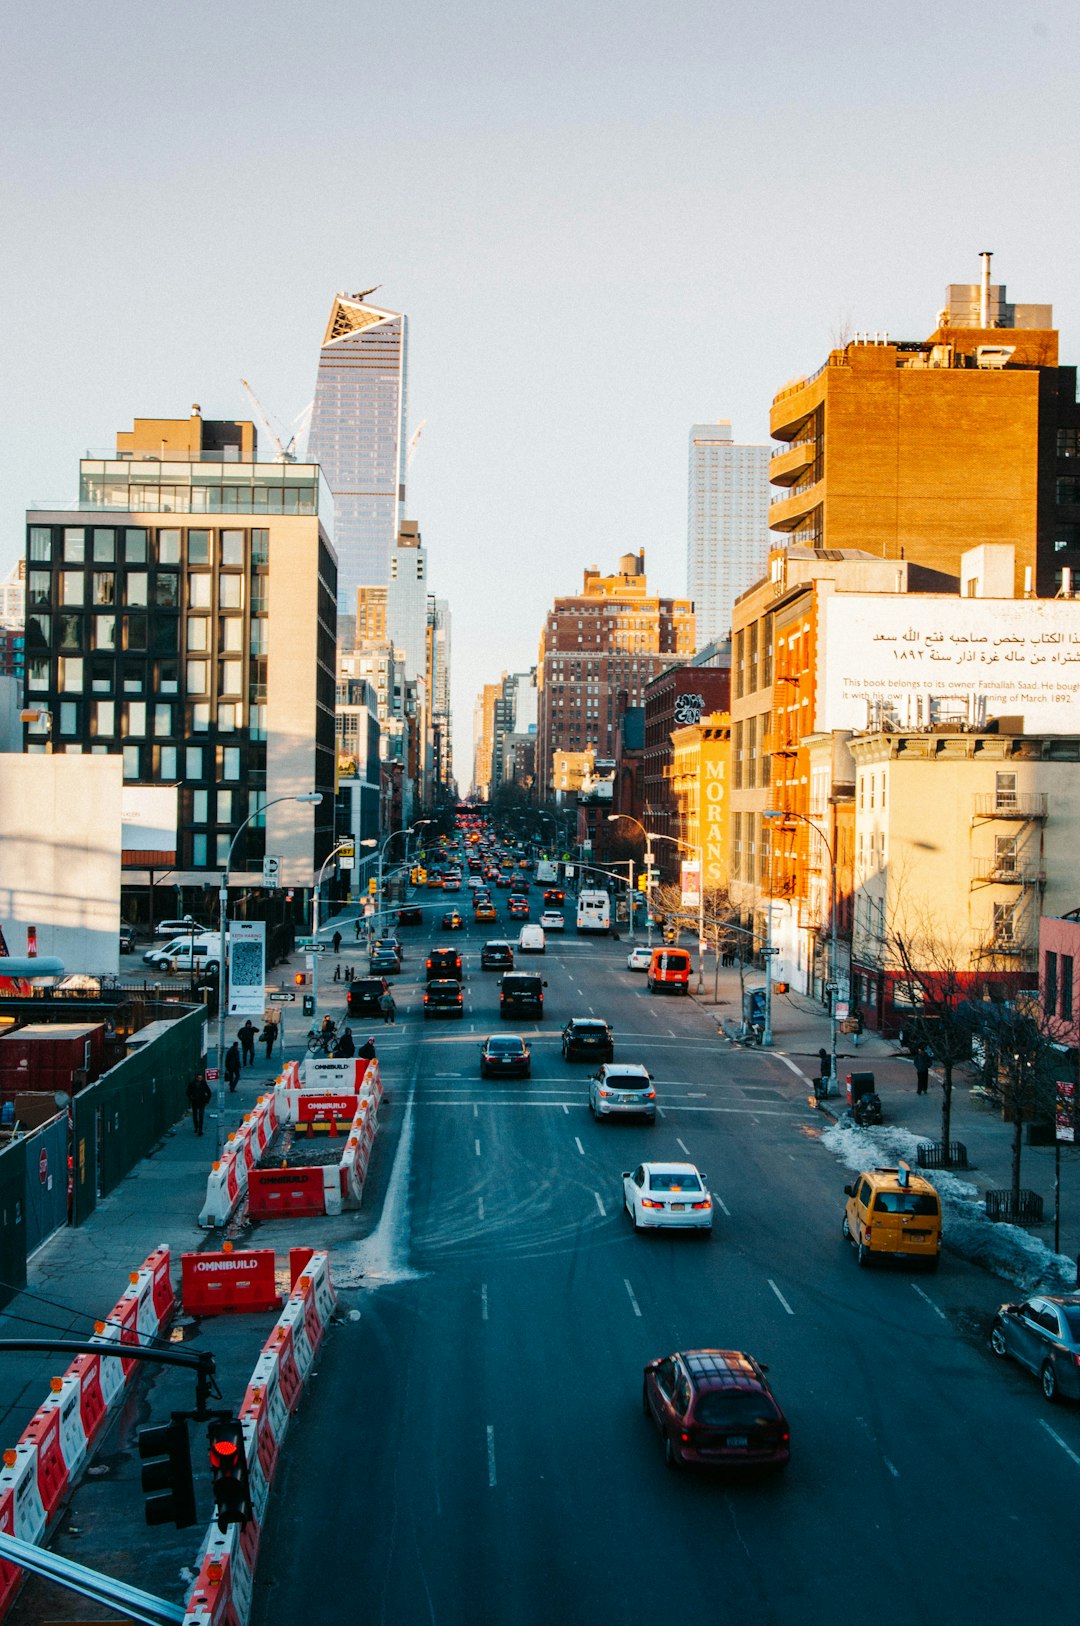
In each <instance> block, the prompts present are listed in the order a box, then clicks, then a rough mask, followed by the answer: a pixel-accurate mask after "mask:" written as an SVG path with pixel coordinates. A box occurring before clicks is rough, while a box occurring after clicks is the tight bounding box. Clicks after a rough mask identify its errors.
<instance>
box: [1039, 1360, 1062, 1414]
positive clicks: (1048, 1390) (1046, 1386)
mask: <svg viewBox="0 0 1080 1626" xmlns="http://www.w3.org/2000/svg"><path fill="white" fill-rule="evenodd" d="M1039 1381H1040V1382H1041V1384H1042V1392H1043V1394H1044V1395H1045V1396H1046V1398H1047V1400H1049V1402H1050V1404H1051V1405H1053V1403H1054V1401H1055V1400H1056V1399H1057V1394H1058V1381H1057V1373H1056V1372H1055V1371H1054V1368H1053V1365H1052V1364H1051V1362H1050V1361H1044V1362H1043V1369H1042V1372H1041V1373H1040V1374H1039Z"/></svg>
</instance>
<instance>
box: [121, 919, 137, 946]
mask: <svg viewBox="0 0 1080 1626" xmlns="http://www.w3.org/2000/svg"><path fill="white" fill-rule="evenodd" d="M134 952H135V928H134V926H129V925H127V923H126V922H125V921H123V920H122V921H121V922H120V953H121V954H134Z"/></svg>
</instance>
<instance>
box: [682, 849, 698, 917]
mask: <svg viewBox="0 0 1080 1626" xmlns="http://www.w3.org/2000/svg"><path fill="white" fill-rule="evenodd" d="M680 901H681V903H682V906H683V908H684V909H696V908H697V907H698V905H699V904H700V903H701V865H700V864H699V863H698V861H697V859H696V858H695V859H691V860H686V859H684V860H683V864H682V897H681V899H680Z"/></svg>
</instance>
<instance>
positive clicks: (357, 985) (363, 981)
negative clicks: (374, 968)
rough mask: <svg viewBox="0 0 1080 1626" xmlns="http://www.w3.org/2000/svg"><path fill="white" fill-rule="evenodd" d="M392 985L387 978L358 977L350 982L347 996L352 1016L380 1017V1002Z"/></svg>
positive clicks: (347, 1003) (347, 1004)
mask: <svg viewBox="0 0 1080 1626" xmlns="http://www.w3.org/2000/svg"><path fill="white" fill-rule="evenodd" d="M389 988H390V984H389V983H388V982H387V980H386V978H385V977H356V978H354V980H353V981H352V982H350V984H349V987H348V991H347V993H346V995H345V1003H346V1008H347V1010H348V1013H349V1015H350V1016H378V1015H379V1014H380V1012H379V1001H380V999H381V998H382V996H383V995H384V994H385V993H387V992H388V990H389Z"/></svg>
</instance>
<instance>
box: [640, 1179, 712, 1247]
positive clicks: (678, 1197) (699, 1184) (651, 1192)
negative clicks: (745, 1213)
mask: <svg viewBox="0 0 1080 1626" xmlns="http://www.w3.org/2000/svg"><path fill="white" fill-rule="evenodd" d="M623 1206H624V1208H625V1209H626V1212H627V1213H628V1214H629V1216H630V1218H631V1219H632V1220H633V1222H634V1230H635V1231H646V1230H652V1229H655V1228H657V1227H660V1226H671V1227H673V1228H676V1229H679V1230H696V1231H711V1230H712V1222H713V1206H712V1198H711V1197H710V1196H709V1189H708V1187H707V1186H706V1184H705V1176H704V1175H703V1174H701V1173H699V1171H698V1170H697V1169H696V1168H695V1167H694V1165H693V1164H692V1163H639V1164H638V1166H637V1168H636V1169H634V1170H633V1172H632V1173H631V1172H629V1171H626V1172H624V1174H623Z"/></svg>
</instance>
